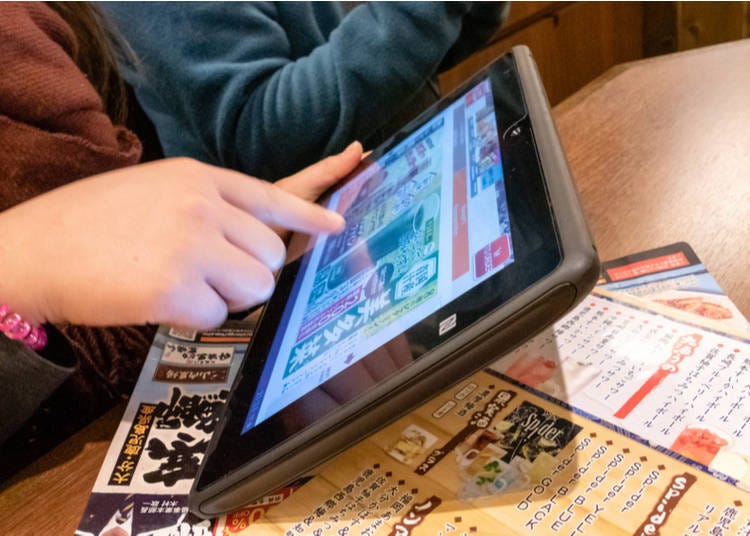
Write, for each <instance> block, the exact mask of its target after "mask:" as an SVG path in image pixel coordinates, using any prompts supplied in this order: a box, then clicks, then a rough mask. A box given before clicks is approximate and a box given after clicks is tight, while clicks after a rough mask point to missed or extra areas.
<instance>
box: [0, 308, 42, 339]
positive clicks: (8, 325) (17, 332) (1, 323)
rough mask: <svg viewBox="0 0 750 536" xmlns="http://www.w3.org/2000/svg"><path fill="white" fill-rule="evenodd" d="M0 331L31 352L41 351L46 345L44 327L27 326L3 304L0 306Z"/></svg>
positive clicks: (27, 324) (26, 323) (19, 316)
mask: <svg viewBox="0 0 750 536" xmlns="http://www.w3.org/2000/svg"><path fill="white" fill-rule="evenodd" d="M0 331H2V332H3V333H5V336H6V337H8V338H9V339H13V340H17V341H21V342H22V343H24V344H25V345H26V346H28V347H29V348H31V349H32V350H41V349H42V348H44V345H45V344H47V332H46V331H45V330H44V326H38V325H31V324H29V323H28V322H26V321H25V320H24V319H23V318H21V315H19V314H18V313H14V312H12V311H11V310H10V307H8V306H7V305H5V304H2V305H0Z"/></svg>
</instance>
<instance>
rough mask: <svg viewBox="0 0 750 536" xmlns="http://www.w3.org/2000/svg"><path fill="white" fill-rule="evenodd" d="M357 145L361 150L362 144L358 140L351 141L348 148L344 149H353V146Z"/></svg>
mask: <svg viewBox="0 0 750 536" xmlns="http://www.w3.org/2000/svg"><path fill="white" fill-rule="evenodd" d="M355 146H359V150H360V151H361V150H362V144H361V143H360V142H358V141H353V142H351V143H350V144H349V145H348V146H347V147H346V149H344V151H348V150H349V149H351V148H353V147H355Z"/></svg>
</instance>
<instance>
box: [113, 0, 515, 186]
mask: <svg viewBox="0 0 750 536" xmlns="http://www.w3.org/2000/svg"><path fill="white" fill-rule="evenodd" d="M100 7H101V8H102V9H103V10H104V11H105V12H106V13H107V14H108V15H110V16H111V17H112V19H113V22H114V23H115V25H116V27H117V29H118V31H119V32H121V33H122V34H123V35H124V37H125V39H126V40H127V42H128V43H129V45H130V47H132V49H133V51H134V53H135V61H133V62H132V64H131V65H129V66H126V68H125V77H126V79H127V80H128V81H129V82H130V83H131V84H132V85H133V86H134V88H135V91H136V95H137V96H138V99H139V102H140V104H141V106H142V107H143V108H144V109H145V110H146V112H147V114H148V115H149V117H150V118H151V120H152V121H153V122H154V124H155V126H156V129H157V132H158V134H159V138H160V141H161V143H162V145H163V147H164V151H165V154H166V155H167V156H178V155H182V156H191V157H194V158H198V159H199V160H202V161H205V162H209V163H213V164H216V165H222V166H225V167H230V168H234V169H238V170H241V171H244V172H246V173H250V174H253V175H256V176H259V177H262V178H265V179H269V180H275V179H278V178H280V177H283V176H285V175H288V174H290V173H292V172H295V171H297V170H299V169H300V168H302V167H304V166H306V165H309V164H311V163H313V162H315V161H317V160H319V159H320V158H321V157H323V156H326V155H329V154H332V153H335V152H337V151H339V150H341V149H343V148H344V147H345V146H346V145H347V144H348V143H349V142H351V141H352V140H354V139H360V140H363V139H366V138H368V137H369V136H370V135H371V134H372V133H373V132H375V131H376V129H377V128H378V127H379V126H380V125H382V124H384V123H385V122H386V121H387V120H388V119H389V118H390V117H391V116H393V115H394V114H395V113H397V112H398V111H399V108H400V106H402V105H403V104H404V103H406V102H408V101H409V99H410V97H412V96H413V95H415V94H416V93H417V92H418V91H419V90H420V89H421V88H422V87H423V86H424V84H425V83H426V81H427V80H428V79H429V78H430V77H432V76H434V75H435V74H436V73H437V71H438V69H439V68H440V66H441V64H443V62H444V60H446V62H447V63H450V64H454V63H456V62H457V61H458V60H459V59H460V58H461V57H462V55H465V54H466V53H467V52H470V51H471V50H470V49H471V48H475V47H476V46H478V45H477V43H478V42H481V41H484V40H486V39H487V38H489V36H490V35H491V34H492V33H493V32H494V30H495V29H496V28H497V26H498V25H499V23H500V20H501V18H502V16H503V14H504V11H505V10H504V6H503V4H499V3H493V4H488V5H486V6H483V7H482V8H481V9H479V10H478V9H477V8H476V7H474V8H473V5H472V3H471V2H446V3H443V2H382V3H381V2H372V3H366V4H362V5H359V6H357V7H356V8H354V9H353V10H352V11H350V12H349V13H348V14H346V15H345V16H344V15H343V12H342V11H341V8H340V6H339V5H338V4H336V3H328V2H279V3H273V2H249V3H245V2H215V3H214V2H212V3H202V2H197V3H159V2H144V3H138V2H135V3H130V2H128V3H102V4H100ZM477 11H479V13H481V15H480V16H477ZM472 28H473V30H472ZM449 52H450V54H449Z"/></svg>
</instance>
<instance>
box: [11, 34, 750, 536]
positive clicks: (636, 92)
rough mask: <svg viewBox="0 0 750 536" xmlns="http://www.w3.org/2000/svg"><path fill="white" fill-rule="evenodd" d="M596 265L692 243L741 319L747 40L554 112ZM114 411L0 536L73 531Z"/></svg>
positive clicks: (616, 79) (749, 235) (614, 76)
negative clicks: (595, 251) (596, 255)
mask: <svg viewBox="0 0 750 536" xmlns="http://www.w3.org/2000/svg"><path fill="white" fill-rule="evenodd" d="M554 115H555V119H556V122H557V125H558V129H559V132H560V136H561V138H562V141H563V145H564V147H565V149H566V152H567V154H568V157H569V160H570V164H571V167H572V170H573V174H574V176H575V178H576V182H577V185H578V188H579V190H580V196H581V202H582V204H583V207H584V211H585V212H586V214H587V216H588V219H589V223H590V226H591V229H592V232H593V234H594V237H595V240H596V242H597V245H598V247H599V252H600V255H601V257H602V259H612V258H616V257H620V256H622V255H626V254H628V253H634V252H638V251H642V250H645V249H650V248H653V247H657V246H661V245H666V244H669V243H672V242H678V241H685V242H688V243H689V244H690V245H692V247H693V249H694V250H695V251H696V253H697V254H698V256H699V257H700V258H701V259H702V260H703V261H704V263H705V264H706V266H707V267H708V269H709V271H710V272H711V273H712V274H713V275H714V277H715V278H716V279H717V280H718V282H719V284H721V285H722V286H723V288H724V289H725V291H726V292H727V294H728V295H729V296H730V297H731V298H732V299H733V301H734V302H735V303H736V304H737V306H738V307H739V308H740V310H741V311H742V312H743V313H744V314H745V315H746V316H747V315H750V288H749V285H748V282H747V281H748V275H747V272H748V269H750V249H749V248H748V243H750V40H745V41H738V42H735V43H731V44H728V45H719V46H716V47H711V48H706V49H699V50H695V51H690V52H685V53H680V54H676V55H671V56H664V57H659V58H655V59H650V60H645V61H639V62H634V63H630V64H625V65H621V66H618V67H615V68H614V69H612V70H610V71H608V72H607V73H605V75H603V76H602V77H600V78H598V79H597V80H595V81H594V82H592V83H591V84H589V85H588V86H586V87H584V88H583V89H582V90H580V91H579V92H578V93H576V94H574V95H573V96H572V97H570V98H569V99H567V100H565V101H563V102H562V103H561V104H560V105H558V106H557V107H556V108H555V111H554ZM123 409H124V407H123V406H121V407H118V408H116V409H115V410H113V411H111V412H110V413H108V414H107V415H105V416H104V417H102V418H101V419H99V420H98V421H96V422H95V423H93V424H92V425H91V426H89V427H88V428H86V429H85V430H83V431H82V432H80V433H79V434H78V435H76V436H74V437H73V438H71V439H70V440H69V441H67V442H65V443H64V444H62V445H61V446H60V447H58V448H57V449H55V450H54V451H53V452H51V453H50V454H48V455H47V456H45V457H43V458H42V459H40V460H38V461H37V462H36V463H34V464H33V465H31V466H30V467H28V468H26V469H25V470H23V471H22V472H21V473H20V474H19V475H17V477H16V478H14V479H13V481H11V482H9V483H6V484H5V485H4V487H3V488H2V490H0V534H2V535H11V536H15V535H27V534H29V535H36V534H40V535H57V534H73V533H74V532H75V529H76V527H77V525H78V522H79V520H80V516H81V515H82V513H83V510H84V508H85V506H86V502H87V501H88V497H89V493H90V492H91V489H92V487H93V485H94V482H95V480H96V476H97V474H98V472H99V468H100V466H101V463H102V461H103V460H104V456H105V454H106V450H107V448H108V445H109V440H110V438H111V437H112V435H113V434H114V431H115V429H116V427H117V424H118V423H119V420H120V416H121V415H122V411H123Z"/></svg>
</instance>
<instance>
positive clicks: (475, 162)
mask: <svg viewBox="0 0 750 536" xmlns="http://www.w3.org/2000/svg"><path fill="white" fill-rule="evenodd" d="M321 203H322V204H324V205H325V206H327V207H329V208H331V209H333V210H337V211H339V212H340V213H342V214H343V215H344V216H345V218H346V228H345V230H344V231H343V232H341V233H339V234H337V235H321V236H316V237H309V236H304V235H295V236H293V237H292V241H291V242H290V244H289V248H290V251H295V250H296V251H299V252H301V254H300V255H299V256H298V257H297V258H296V259H295V260H294V261H292V262H289V263H288V264H287V265H286V266H285V267H284V269H283V270H282V271H281V273H280V275H279V277H278V282H277V287H276V290H275V293H274V294H273V296H272V297H271V299H270V300H269V302H268V303H267V304H266V305H265V307H264V311H263V314H262V316H261V318H260V320H259V324H258V326H257V328H256V332H255V336H254V339H253V341H252V343H251V345H250V347H249V348H248V351H247V354H246V355H245V359H244V362H243V364H242V367H241V368H240V371H239V373H238V375H237V378H236V380H235V382H234V385H233V387H232V391H231V394H230V396H229V401H228V405H227V407H226V410H225V414H224V415H223V417H222V419H221V423H220V425H219V427H218V428H217V430H216V432H215V434H214V436H213V437H212V439H211V442H210V445H209V447H208V450H207V452H206V455H205V457H204V459H203V462H202V464H201V468H200V470H199V473H198V476H197V478H196V480H195V482H194V485H193V489H192V490H191V493H190V498H189V505H190V508H191V509H192V510H193V511H194V512H195V513H197V514H199V515H202V516H207V517H209V516H215V515H217V514H220V513H223V512H227V511H231V510H233V509H237V508H240V507H242V506H245V505H247V504H248V503H249V502H251V501H253V500H256V499H259V498H261V497H262V496H264V495H267V494H269V493H272V492H273V491H275V490H277V489H278V488H281V487H283V486H284V485H285V484H288V483H290V482H292V481H294V480H295V479H298V478H300V477H302V476H305V475H309V474H311V473H314V469H315V467H316V466H317V465H319V464H320V463H322V462H324V461H326V460H328V459H330V458H331V457H333V456H334V455H336V454H337V453H339V452H341V451H343V450H345V449H346V448H347V447H349V446H351V445H353V444H354V443H356V442H357V441H359V440H361V439H362V438H364V437H366V436H367V435H369V434H371V433H373V432H374V431H376V430H377V429H379V428H381V427H383V426H385V425H386V424H388V423H389V422H392V421H393V420H395V419H396V418H398V417H400V416H402V415H404V414H405V413H407V412H408V411H410V410H411V409H413V408H415V407H416V406H417V405H419V404H421V403H423V402H425V401H426V400H428V399H429V398H430V397H432V396H435V395H437V394H439V393H440V392H441V391H443V390H445V389H446V388H448V387H449V386H451V385H452V384H454V383H456V382H458V381H460V380H461V379H463V378H465V377H466V376H468V375H470V374H472V373H473V372H476V371H477V370H479V369H481V368H482V367H484V366H485V365H487V364H489V363H491V362H492V361H494V360H497V359H498V358H500V357H501V356H502V355H503V354H504V353H506V352H508V351H509V350H511V349H513V348H514V347H515V346H517V345H518V344H520V343H521V342H523V341H524V340H525V339H527V338H529V337H531V336H532V335H534V334H535V333H537V332H538V331H540V330H541V329H543V328H544V327H546V326H548V325H549V324H550V323H552V322H554V321H555V320H556V319H558V318H559V317H560V316H561V315H563V314H564V313H565V312H566V311H568V310H569V309H570V308H571V307H573V306H574V305H575V304H576V303H577V302H578V301H579V300H581V299H582V298H583V297H584V296H585V295H586V294H587V293H588V292H589V291H590V290H591V288H592V287H593V285H594V283H595V281H596V279H597V277H598V274H599V269H598V260H597V255H596V251H595V248H594V245H593V243H592V239H591V236H590V234H589V232H588V230H587V226H586V224H585V221H584V217H583V215H582V212H581V208H580V206H579V204H578V200H577V194H576V191H575V189H574V186H573V183H572V181H571V177H570V173H569V171H568V166H567V165H566V161H565V158H564V156H563V152H562V150H561V147H560V144H559V141H558V138H557V135H556V131H555V128H554V125H553V122H552V119H551V117H550V110H549V105H548V102H547V99H546V96H545V94H544V91H543V89H542V84H541V82H540V79H539V76H538V74H537V71H536V68H535V65H534V62H533V60H532V58H531V55H530V53H529V51H528V49H527V48H525V47H516V48H514V49H513V50H512V51H511V52H510V53H508V54H506V55H505V56H503V57H501V58H500V59H498V60H497V61H495V62H494V63H492V64H491V65H489V66H488V67H486V68H485V69H484V70H482V71H481V72H479V73H478V74H477V75H476V76H474V77H473V78H472V79H471V80H469V81H468V82H466V83H465V84H464V85H463V86H462V87H461V88H459V89H458V90H457V91H455V92H453V93H452V94H451V95H449V96H448V97H446V98H444V99H443V100H441V101H440V102H438V103H437V104H436V105H435V106H433V107H432V108H430V109H429V110H427V111H426V112H425V113H423V114H422V115H420V116H419V117H418V118H417V119H416V120H414V121H413V122H411V123H410V124H409V125H407V126H406V127H405V128H404V129H403V130H402V131H400V132H399V133H398V134H397V135H395V136H394V137H392V138H391V139H390V140H388V141H387V142H386V143H385V144H384V145H383V146H381V147H380V148H378V149H377V150H375V151H374V152H372V153H371V154H370V155H369V156H368V157H367V158H366V159H365V161H363V165H362V166H361V167H360V169H358V170H357V171H356V172H354V173H353V174H352V176H351V177H349V178H348V180H347V181H345V182H344V183H343V184H342V185H340V186H338V187H337V188H335V189H334V190H333V191H332V192H330V193H329V194H327V195H326V196H324V198H323V199H322V200H321Z"/></svg>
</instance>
